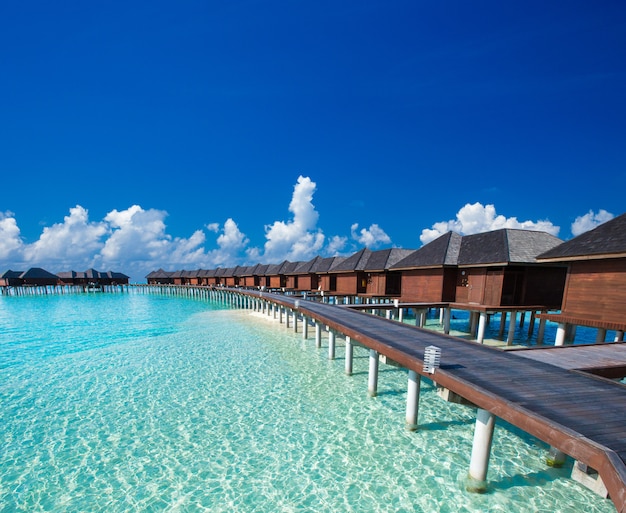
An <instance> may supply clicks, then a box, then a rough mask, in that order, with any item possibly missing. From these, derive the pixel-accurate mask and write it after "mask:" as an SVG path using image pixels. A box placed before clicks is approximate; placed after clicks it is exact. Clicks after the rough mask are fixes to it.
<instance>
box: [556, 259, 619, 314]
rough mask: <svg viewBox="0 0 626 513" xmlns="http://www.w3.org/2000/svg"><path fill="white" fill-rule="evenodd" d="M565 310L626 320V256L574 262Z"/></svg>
mask: <svg viewBox="0 0 626 513" xmlns="http://www.w3.org/2000/svg"><path fill="white" fill-rule="evenodd" d="M562 311H563V313H565V314H567V315H577V316H582V317H587V318H590V319H595V320H600V321H609V322H619V323H623V322H624V320H625V319H626V259H624V258H620V259H607V260H587V261H581V262H572V263H571V265H570V269H569V272H568V274H567V283H566V286H565V295H564V298H563V308H562Z"/></svg>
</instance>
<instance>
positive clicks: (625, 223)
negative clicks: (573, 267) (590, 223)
mask: <svg viewBox="0 0 626 513" xmlns="http://www.w3.org/2000/svg"><path fill="white" fill-rule="evenodd" d="M620 253H626V214H622V215H621V216H618V217H615V218H613V219H611V220H610V221H607V222H606V223H603V224H601V225H600V226H596V227H595V228H594V229H593V230H589V231H588V232H585V233H583V234H581V235H579V236H578V237H574V238H573V239H570V240H568V241H567V242H564V243H563V244H561V245H559V246H557V247H555V248H552V249H550V250H548V251H546V252H544V253H542V254H541V255H539V257H538V258H539V259H540V260H542V259H548V258H549V259H563V260H570V259H576V257H585V256H601V255H606V256H607V257H611V255H615V254H620Z"/></svg>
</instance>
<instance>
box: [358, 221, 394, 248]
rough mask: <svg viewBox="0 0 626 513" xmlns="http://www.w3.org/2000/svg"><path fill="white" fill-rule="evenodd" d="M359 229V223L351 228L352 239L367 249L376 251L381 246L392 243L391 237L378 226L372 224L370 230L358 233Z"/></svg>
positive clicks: (362, 230) (362, 229)
mask: <svg viewBox="0 0 626 513" xmlns="http://www.w3.org/2000/svg"><path fill="white" fill-rule="evenodd" d="M358 229H359V223H354V224H353V225H352V226H351V227H350V233H351V235H352V238H353V239H354V240H356V241H357V242H358V243H359V244H361V245H362V246H365V247H366V248H369V249H374V248H377V247H378V246H380V245H381V244H390V243H391V238H390V237H389V235H387V234H386V233H385V231H384V230H383V229H382V228H381V227H380V226H378V225H377V224H372V225H371V226H370V227H369V228H361V231H360V232H357V230H358Z"/></svg>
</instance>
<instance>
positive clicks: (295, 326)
mask: <svg viewBox="0 0 626 513" xmlns="http://www.w3.org/2000/svg"><path fill="white" fill-rule="evenodd" d="M293 331H294V333H298V311H297V310H293Z"/></svg>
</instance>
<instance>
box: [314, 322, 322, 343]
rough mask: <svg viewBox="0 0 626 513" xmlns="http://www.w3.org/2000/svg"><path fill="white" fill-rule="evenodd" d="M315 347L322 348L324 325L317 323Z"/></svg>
mask: <svg viewBox="0 0 626 513" xmlns="http://www.w3.org/2000/svg"><path fill="white" fill-rule="evenodd" d="M315 347H317V348H318V349H319V348H320V347H322V325H321V324H320V323H319V322H317V321H316V322H315Z"/></svg>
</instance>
